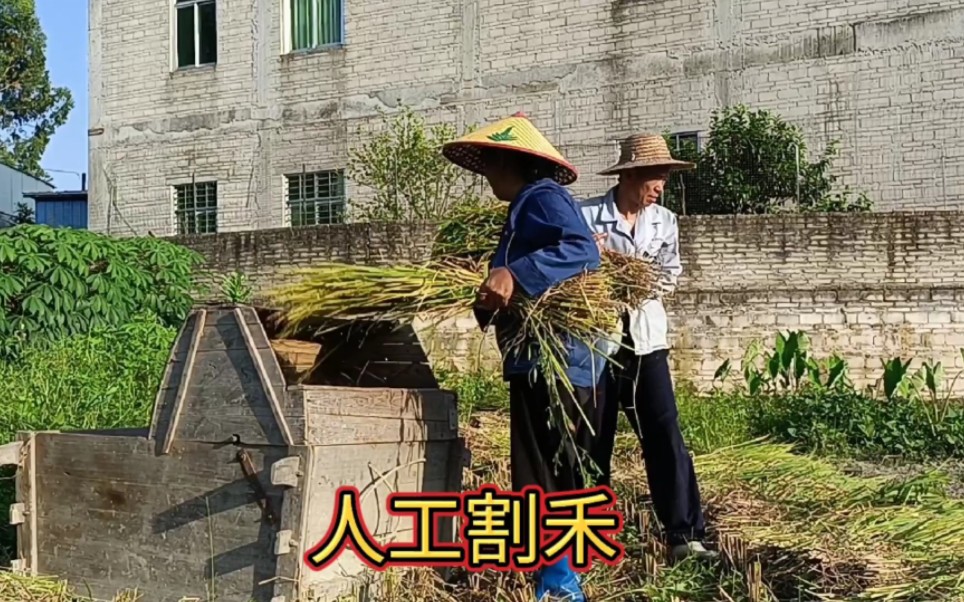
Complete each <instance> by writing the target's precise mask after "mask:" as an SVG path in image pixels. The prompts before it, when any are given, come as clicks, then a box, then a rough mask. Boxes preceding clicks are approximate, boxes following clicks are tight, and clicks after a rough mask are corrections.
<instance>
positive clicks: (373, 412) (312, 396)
mask: <svg viewBox="0 0 964 602" xmlns="http://www.w3.org/2000/svg"><path fill="white" fill-rule="evenodd" d="M291 392H292V394H295V393H300V394H301V396H302V399H303V400H304V405H305V413H306V414H307V415H308V416H309V417H310V418H311V420H319V419H320V417H321V416H337V417H340V416H371V417H380V418H410V419H416V420H449V418H450V415H451V413H452V412H455V411H456V398H455V395H454V394H452V393H449V392H447V391H440V390H438V389H422V390H411V389H388V388H384V389H361V388H357V387H316V386H302V387H298V388H292V389H291Z"/></svg>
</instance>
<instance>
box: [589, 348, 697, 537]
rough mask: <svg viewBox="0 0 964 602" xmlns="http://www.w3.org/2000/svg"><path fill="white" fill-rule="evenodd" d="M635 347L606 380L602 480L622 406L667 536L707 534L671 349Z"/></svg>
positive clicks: (608, 469) (599, 457)
mask: <svg viewBox="0 0 964 602" xmlns="http://www.w3.org/2000/svg"><path fill="white" fill-rule="evenodd" d="M624 344H628V345H630V349H620V351H619V352H618V353H617V354H616V358H615V360H616V362H617V363H618V364H619V365H618V366H616V365H614V364H613V363H610V364H609V366H608V369H607V383H606V385H605V390H606V397H607V401H606V403H604V404H603V408H604V410H605V415H604V417H603V427H602V429H601V430H602V433H601V435H602V436H601V438H600V441H599V444H598V445H597V446H596V448H595V449H596V452H597V454H598V455H597V456H596V458H597V459H596V463H597V464H598V465H599V466H600V468H601V470H602V472H603V476H602V482H603V483H605V484H608V483H609V481H610V476H611V466H612V454H613V445H614V443H615V435H616V425H617V421H618V419H619V408H620V407H622V408H623V411H624V412H625V413H626V418H628V419H629V424H630V425H632V428H633V430H634V431H635V432H636V436H637V437H638V438H639V442H640V445H641V447H642V448H643V461H644V462H645V464H646V477H647V480H648V481H649V490H650V494H651V495H652V499H653V506H654V509H655V510H656V517H657V518H658V519H659V522H660V523H662V525H663V529H664V531H665V532H666V536H667V542H668V543H669V544H670V545H677V544H681V543H685V542H687V541H691V540H701V539H703V537H704V535H705V528H706V527H705V524H704V519H703V509H702V507H701V500H700V491H699V486H698V485H697V482H696V471H695V470H694V468H693V460H692V458H690V455H689V451H688V450H687V449H686V444H685V443H684V441H683V434H682V433H681V432H680V427H679V411H678V410H677V407H676V396H675V394H674V393H673V381H672V377H671V376H670V371H669V360H668V358H669V352H668V351H666V350H662V351H656V352H653V353H650V354H649V355H643V356H637V355H636V354H635V353H633V352H632V340H631V339H630V340H624Z"/></svg>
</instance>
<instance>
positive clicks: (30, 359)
mask: <svg viewBox="0 0 964 602" xmlns="http://www.w3.org/2000/svg"><path fill="white" fill-rule="evenodd" d="M176 334H177V333H176V331H175V330H174V329H172V328H168V327H166V326H164V325H162V324H161V323H160V322H159V321H157V320H154V319H151V318H140V319H138V320H136V321H134V322H131V323H130V324H127V325H124V326H120V327H117V328H113V329H98V330H95V331H92V332H91V333H90V334H86V335H75V336H72V337H67V338H64V339H60V340H58V341H55V342H51V343H46V342H45V343H43V344H41V343H37V344H34V345H28V346H27V347H25V348H24V350H23V353H22V355H21V357H20V358H19V359H17V360H14V361H10V362H6V363H0V399H3V404H2V405H0V442H2V443H6V442H8V441H10V440H12V439H13V438H14V437H15V435H16V433H17V431H21V430H76V429H101V428H120V427H146V426H148V423H149V419H150V413H151V409H152V407H153V402H154V396H155V394H156V391H157V387H158V386H159V384H160V379H161V377H162V375H163V373H164V366H165V364H166V362H167V358H168V354H169V352H170V348H171V345H172V344H173V342H174V337H175V336H176Z"/></svg>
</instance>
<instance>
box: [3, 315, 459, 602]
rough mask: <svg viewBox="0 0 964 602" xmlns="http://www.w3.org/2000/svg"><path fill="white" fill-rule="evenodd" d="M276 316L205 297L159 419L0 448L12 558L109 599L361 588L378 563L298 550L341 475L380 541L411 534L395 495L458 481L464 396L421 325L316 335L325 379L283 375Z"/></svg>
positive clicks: (270, 600)
mask: <svg viewBox="0 0 964 602" xmlns="http://www.w3.org/2000/svg"><path fill="white" fill-rule="evenodd" d="M267 324H268V323H267V322H266V321H265V320H264V318H263V317H261V316H259V315H258V312H257V311H255V309H253V308H251V307H246V306H206V307H198V308H195V309H194V310H193V311H192V313H191V315H190V316H189V318H188V319H187V321H186V323H185V325H184V327H183V328H182V330H181V332H180V334H179V336H178V338H177V341H176V342H175V345H174V349H173V350H172V353H171V358H170V361H169V363H168V366H167V372H166V374H165V376H164V381H163V384H162V386H161V389H160V391H159V392H158V395H157V401H156V404H155V408H154V416H153V419H152V422H151V425H150V429H149V430H148V429H144V430H142V431H121V430H117V431H99V432H69V433H65V432H29V433H22V434H21V435H20V438H19V440H18V441H17V442H16V443H12V444H9V445H7V446H3V447H2V448H0V464H12V465H16V466H17V467H18V471H17V501H16V504H14V506H13V507H12V508H11V522H12V523H14V524H16V525H17V529H18V540H19V545H18V547H19V549H18V557H19V559H18V560H17V561H16V562H15V568H17V569H19V570H21V571H24V572H26V573H29V574H41V575H54V576H57V577H61V578H65V579H67V580H69V581H70V583H71V585H72V586H73V587H75V588H76V589H77V590H78V591H79V593H81V594H84V593H86V592H87V591H90V592H91V594H92V595H93V597H94V598H95V599H99V600H100V599H103V600H109V599H110V598H112V597H113V596H114V595H115V594H116V593H117V592H118V591H122V590H127V589H134V588H136V589H137V591H138V592H139V593H140V594H141V595H142V596H143V597H142V600H144V601H145V602H175V601H179V600H205V601H207V600H215V599H216V600H218V602H249V601H254V602H295V601H298V602H302V601H304V602H307V601H310V600H333V599H336V598H337V597H338V596H341V595H345V594H351V593H352V592H353V591H354V592H355V594H356V595H359V592H361V594H360V595H359V598H360V599H364V591H365V589H366V587H367V586H368V584H370V583H373V582H375V577H374V576H373V574H372V573H371V572H370V571H368V570H367V569H365V568H364V566H363V564H362V563H361V561H359V560H358V559H357V558H356V557H355V555H354V553H352V552H351V551H346V552H345V553H343V554H342V556H341V558H340V559H339V561H338V563H337V564H336V565H333V566H331V567H329V568H327V569H325V570H324V571H320V572H316V571H314V570H312V569H311V568H310V567H308V566H307V565H306V564H305V563H304V561H303V557H304V554H305V552H306V551H307V550H309V549H311V548H312V547H313V546H315V545H316V544H317V543H318V542H319V540H320V539H321V538H322V537H323V536H324V535H325V532H326V530H327V528H328V525H329V522H330V520H331V518H332V510H333V508H334V502H335V491H336V489H337V488H338V487H339V486H342V485H354V486H356V487H357V488H358V489H359V491H361V492H362V499H363V506H362V511H363V516H364V518H365V520H366V522H367V524H368V527H369V529H371V530H372V531H373V534H374V536H375V537H376V539H377V540H378V541H380V542H387V541H390V540H392V539H393V538H394V539H399V540H402V541H410V540H411V522H410V520H409V519H404V518H397V517H392V516H390V515H389V514H388V513H387V512H386V506H385V500H386V497H387V495H388V494H389V493H390V492H392V491H408V492H416V491H426V492H437V491H459V490H460V488H461V471H462V466H463V450H464V447H463V444H462V441H461V440H460V439H459V438H458V426H457V425H458V422H457V412H456V400H455V396H454V395H453V394H451V393H448V392H444V391H440V390H439V389H438V383H437V382H436V381H435V379H434V377H433V376H432V372H431V369H430V368H429V367H428V360H427V358H426V357H425V354H424V353H423V352H422V351H421V346H420V345H419V344H418V341H417V338H416V337H415V334H414V332H413V331H412V330H411V329H410V328H409V329H405V330H403V331H401V332H400V331H399V330H392V331H391V332H385V331H372V332H368V333H365V334H366V336H365V337H364V339H359V338H356V337H355V336H354V335H352V336H348V335H342V336H341V337H331V338H329V339H328V340H326V341H322V342H321V349H322V350H323V351H324V352H325V354H326V355H325V356H324V357H323V358H322V361H320V365H319V368H318V369H316V370H314V371H313V373H312V375H311V376H312V380H311V381H310V382H320V383H322V384H317V385H316V384H311V385H307V384H295V383H290V382H286V380H285V376H284V374H285V373H287V374H289V378H290V375H291V374H292V373H293V372H292V370H291V369H290V368H291V367H290V366H288V367H287V369H286V370H283V369H282V365H281V364H280V363H279V361H278V355H276V353H275V352H274V350H273V348H272V344H271V342H270V340H269V336H268V331H267V330H266V328H268V326H267ZM329 351H330V352H333V353H328V352H329ZM279 353H280V352H279ZM442 529H443V530H446V529H447V531H446V532H447V533H448V540H450V541H451V540H452V535H451V524H448V525H444V524H443V525H442ZM444 540H445V538H443V541H444ZM88 588H89V590H88Z"/></svg>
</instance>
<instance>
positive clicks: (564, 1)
mask: <svg viewBox="0 0 964 602" xmlns="http://www.w3.org/2000/svg"><path fill="white" fill-rule="evenodd" d="M89 1H90V3H91V6H90V56H91V61H90V94H91V99H90V123H91V137H90V174H91V191H90V219H89V223H90V227H91V229H93V230H98V231H110V232H112V233H115V234H121V235H126V234H135V233H137V234H143V233H146V232H148V231H151V232H153V233H155V234H158V235H165V234H169V233H171V232H172V230H173V227H174V226H173V224H174V216H173V201H172V193H171V186H172V185H173V184H176V183H186V182H190V181H191V180H192V178H195V179H197V180H198V181H201V180H212V179H213V180H217V182H218V189H219V192H218V196H219V199H218V203H219V217H218V219H219V229H220V230H221V231H235V230H244V229H251V228H269V227H278V226H282V225H284V221H283V215H284V212H283V207H282V201H281V199H282V188H283V174H285V173H292V172H300V171H301V170H302V169H307V170H309V171H311V170H317V169H331V168H339V167H343V166H344V164H345V159H346V154H347V151H348V149H349V148H350V147H351V146H353V145H355V144H357V143H358V142H360V141H361V140H363V139H364V137H365V136H366V135H367V133H368V132H370V131H371V130H372V128H373V127H375V123H376V119H375V112H376V111H377V110H378V109H391V108H393V107H394V106H396V104H397V102H398V101H399V100H401V101H403V102H405V103H407V104H410V105H413V106H415V107H416V108H418V109H420V110H422V111H423V112H424V113H425V114H426V115H427V116H428V118H429V121H430V122H442V121H445V122H452V123H456V124H459V125H461V124H464V123H479V122H484V121H488V120H493V119H497V118H500V117H504V116H506V115H509V114H511V113H513V112H515V111H517V110H524V111H526V112H527V113H528V114H529V115H530V117H531V118H532V119H533V120H534V121H535V122H536V124H537V125H538V126H539V127H540V128H541V129H543V131H545V133H546V134H547V135H548V136H549V138H550V139H551V140H552V141H553V142H554V143H556V144H557V146H559V147H560V149H561V150H562V151H563V152H564V153H565V154H566V155H567V156H568V157H569V158H570V159H571V160H572V161H573V162H574V163H575V164H576V165H577V166H578V167H579V168H580V169H581V170H582V172H583V174H584V175H583V177H582V178H581V179H580V181H579V182H577V183H576V184H575V185H574V187H573V190H574V191H575V192H577V193H579V194H592V193H598V192H601V191H602V190H604V189H605V187H606V186H607V185H609V183H610V182H609V181H608V180H606V179H603V178H599V177H597V176H594V175H593V174H594V172H595V171H598V169H600V168H602V167H604V166H605V165H606V164H608V163H610V162H611V161H612V160H613V159H614V155H615V143H614V141H615V140H617V139H618V138H619V137H622V136H625V135H628V134H630V133H632V132H634V131H639V130H674V131H691V130H705V129H706V126H707V123H708V120H709V114H710V112H711V111H712V110H713V109H715V108H717V107H719V106H721V105H724V104H728V103H737V102H746V103H749V104H751V105H754V106H757V107H765V108H770V109H774V110H776V111H778V112H779V113H781V114H782V115H784V116H785V117H786V118H788V119H790V120H791V121H793V122H795V123H797V124H799V125H800V126H802V127H803V128H804V129H805V131H806V132H807V134H808V137H809V140H810V142H811V145H812V146H813V147H815V148H816V149H819V148H821V147H822V146H823V145H824V144H825V143H826V142H827V141H829V140H832V139H839V140H840V142H841V150H842V155H841V156H840V158H839V159H838V161H837V166H838V173H839V174H840V175H842V176H843V179H844V182H845V183H847V184H850V185H852V186H855V187H858V188H860V189H862V190H865V191H866V192H868V193H869V194H870V195H871V197H872V198H873V199H874V200H875V201H876V202H877V205H878V207H879V208H881V209H894V208H903V209H913V208H943V207H948V208H949V207H960V206H964V119H962V117H964V8H962V6H961V2H960V0H857V1H854V2H849V3H840V2H831V1H829V0H712V1H709V2H703V1H698V0H555V1H540V2H538V3H535V2H529V1H528V0H526V1H523V0H498V1H497V0H443V1H442V2H435V3H409V4H407V5H404V6H403V7H402V8H400V5H399V3H398V2H397V1H396V2H391V1H389V0H372V1H369V2H365V3H357V2H353V1H352V0H347V2H346V4H347V16H346V31H347V35H346V42H347V44H346V46H345V47H344V48H342V49H339V50H333V51H328V52H319V53H310V54H300V55H289V56H283V55H282V51H281V49H282V44H281V42H282V33H281V31H280V22H281V14H280V7H281V2H280V1H279V0H218V5H217V18H218V36H219V46H218V57H219V62H218V64H217V66H216V67H213V68H200V69H195V70H189V71H179V72H173V73H172V72H171V39H172V32H171V27H170V23H171V18H172V10H171V6H170V5H169V3H165V2H154V1H149V0H89ZM349 194H350V195H352V196H354V197H355V198H364V196H365V192H364V191H362V190H355V189H353V187H351V185H350V184H349Z"/></svg>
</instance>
